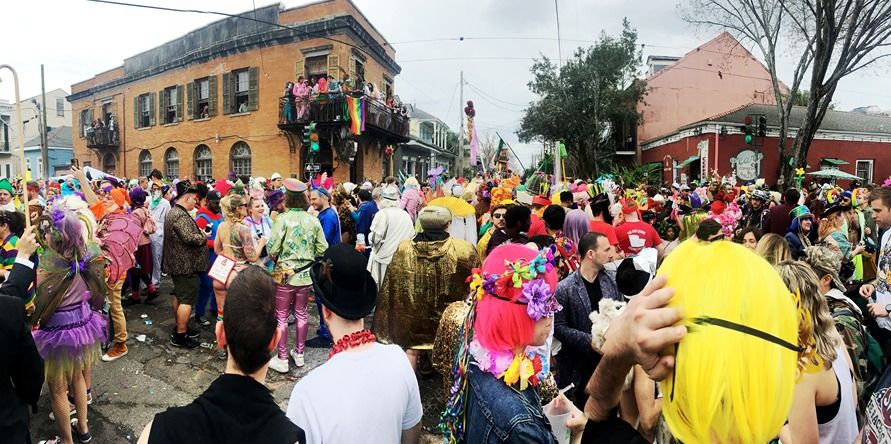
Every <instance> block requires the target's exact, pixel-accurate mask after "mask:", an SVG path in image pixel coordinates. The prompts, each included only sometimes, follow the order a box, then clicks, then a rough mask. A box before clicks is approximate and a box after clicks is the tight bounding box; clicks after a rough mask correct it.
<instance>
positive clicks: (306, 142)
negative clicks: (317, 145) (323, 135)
mask: <svg viewBox="0 0 891 444" xmlns="http://www.w3.org/2000/svg"><path fill="white" fill-rule="evenodd" d="M310 125H314V124H310ZM309 135H310V129H309V125H307V126H304V127H303V146H305V147H307V148H309Z"/></svg>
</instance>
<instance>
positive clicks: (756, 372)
mask: <svg viewBox="0 0 891 444" xmlns="http://www.w3.org/2000/svg"><path fill="white" fill-rule="evenodd" d="M716 264H725V266H718V265H716ZM726 264H733V266H726ZM704 270H708V272H703V271H704ZM659 274H664V275H666V276H667V277H668V287H671V288H673V289H674V292H675V293H674V297H673V298H672V299H671V301H670V303H669V305H670V306H675V307H680V308H681V309H682V311H683V313H684V320H683V321H682V322H683V324H684V325H685V326H687V331H688V334H687V335H686V336H685V337H684V339H682V340H681V342H680V343H678V344H677V345H676V346H675V367H674V371H673V372H672V374H671V375H669V376H668V377H667V378H666V379H665V380H663V381H662V382H661V383H660V387H661V389H662V393H663V395H664V400H663V403H662V413H663V415H664V417H665V420H666V422H667V423H668V426H669V428H670V429H671V432H672V434H673V435H674V437H675V438H677V439H679V440H680V441H682V442H685V443H698V442H721V443H759V442H768V441H769V440H770V439H771V438H773V437H774V436H776V434H777V432H779V430H780V428H781V427H782V426H783V423H784V422H785V420H786V417H787V415H788V413H789V408H790V406H791V404H792V394H793V391H794V389H795V382H796V376H797V374H798V372H797V366H796V364H797V362H798V356H799V355H798V345H797V344H798V322H797V313H796V305H795V301H794V297H793V295H792V294H790V292H789V290H788V289H787V288H786V285H785V284H784V283H783V280H782V279H780V277H779V275H778V274H777V272H776V271H775V270H774V269H773V267H772V266H771V265H770V264H768V263H767V262H765V261H764V260H762V259H761V258H759V257H758V256H757V255H755V254H754V253H752V251H751V250H749V249H747V248H745V247H743V246H742V245H737V244H734V243H732V242H723V241H721V242H710V243H705V242H684V243H682V244H680V245H679V246H678V247H677V248H676V249H675V250H674V251H672V253H671V254H670V255H668V256H667V257H666V259H665V262H664V263H663V265H662V268H661V269H660V270H659Z"/></svg>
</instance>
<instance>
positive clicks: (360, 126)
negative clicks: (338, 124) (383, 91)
mask: <svg viewBox="0 0 891 444" xmlns="http://www.w3.org/2000/svg"><path fill="white" fill-rule="evenodd" d="M364 105H365V98H364V97H353V96H346V109H347V115H348V116H349V118H350V134H352V135H355V136H359V135H362V132H363V131H365V106H364Z"/></svg>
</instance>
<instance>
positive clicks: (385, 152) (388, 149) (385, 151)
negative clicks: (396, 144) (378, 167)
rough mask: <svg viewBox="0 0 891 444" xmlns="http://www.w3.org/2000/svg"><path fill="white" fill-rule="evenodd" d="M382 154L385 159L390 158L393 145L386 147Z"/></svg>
mask: <svg viewBox="0 0 891 444" xmlns="http://www.w3.org/2000/svg"><path fill="white" fill-rule="evenodd" d="M384 154H386V155H387V157H390V156H392V155H393V145H387V147H386V148H384Z"/></svg>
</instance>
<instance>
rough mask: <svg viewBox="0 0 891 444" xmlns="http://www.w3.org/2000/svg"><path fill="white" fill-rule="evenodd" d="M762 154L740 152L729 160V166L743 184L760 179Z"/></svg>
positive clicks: (749, 151)
mask: <svg viewBox="0 0 891 444" xmlns="http://www.w3.org/2000/svg"><path fill="white" fill-rule="evenodd" d="M762 159H764V154H762V153H760V152H758V151H752V150H748V149H746V150H742V151H740V152H739V153H737V154H736V156H735V157H731V158H730V166H731V167H732V168H733V169H735V170H736V177H738V178H739V180H741V181H743V182H748V181H750V180H755V179H757V178H759V177H761V160H762Z"/></svg>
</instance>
